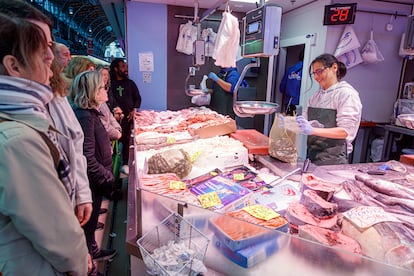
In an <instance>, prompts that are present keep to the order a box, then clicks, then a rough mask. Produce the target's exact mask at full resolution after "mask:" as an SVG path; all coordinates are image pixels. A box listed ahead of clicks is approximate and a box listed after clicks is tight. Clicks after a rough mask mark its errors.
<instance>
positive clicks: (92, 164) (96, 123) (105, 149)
mask: <svg viewBox="0 0 414 276" xmlns="http://www.w3.org/2000/svg"><path fill="white" fill-rule="evenodd" d="M74 111H75V114H76V117H77V118H78V120H79V123H80V125H81V126H82V130H83V133H84V136H85V140H84V142H83V154H84V155H85V157H86V160H87V163H88V178H89V185H90V187H91V189H92V191H97V192H100V193H102V194H105V193H107V192H110V191H111V190H112V189H113V186H114V182H115V178H114V175H113V173H112V153H111V142H110V140H109V136H108V133H107V132H106V130H105V127H104V126H103V125H102V123H101V120H100V118H99V116H101V115H100V113H99V111H98V110H96V109H80V108H75V109H74Z"/></svg>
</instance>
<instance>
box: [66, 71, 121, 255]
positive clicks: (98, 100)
mask: <svg viewBox="0 0 414 276" xmlns="http://www.w3.org/2000/svg"><path fill="white" fill-rule="evenodd" d="M69 92H70V99H71V101H72V105H73V108H74V111H75V114H76V117H77V118H78V120H79V123H80V125H81V127H82V129H83V133H84V136H85V139H84V144H83V153H84V155H85V157H86V160H87V164H88V170H87V171H88V178H89V185H90V188H91V191H92V206H93V209H92V215H91V218H90V220H89V221H88V222H87V223H86V225H84V226H83V229H84V231H85V236H86V243H87V246H88V249H89V253H90V254H91V255H92V258H93V259H94V260H96V261H98V260H109V259H111V258H113V257H114V256H115V254H116V251H115V250H105V249H100V248H99V247H98V244H97V243H96V240H95V229H96V225H97V223H98V217H99V210H100V206H101V203H102V197H103V195H105V194H109V193H111V191H112V190H114V189H115V185H114V184H115V177H114V175H113V173H112V154H111V144H110V139H109V136H108V133H107V131H106V130H105V127H104V126H103V124H102V122H101V120H100V112H99V107H100V106H101V105H102V104H105V103H106V101H107V100H108V94H107V91H106V89H105V84H104V82H103V79H102V75H101V73H100V72H99V71H85V72H83V73H80V74H78V75H76V77H75V78H74V80H73V82H72V85H71V86H70V89H69Z"/></svg>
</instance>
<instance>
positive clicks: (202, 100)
mask: <svg viewBox="0 0 414 276" xmlns="http://www.w3.org/2000/svg"><path fill="white" fill-rule="evenodd" d="M210 101H211V95H210V93H206V94H204V95H196V96H193V97H192V98H191V103H193V104H195V105H198V106H203V105H210Z"/></svg>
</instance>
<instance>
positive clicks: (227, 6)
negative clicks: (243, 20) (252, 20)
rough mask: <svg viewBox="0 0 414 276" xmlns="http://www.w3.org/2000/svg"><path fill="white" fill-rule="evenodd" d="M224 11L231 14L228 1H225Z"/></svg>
mask: <svg viewBox="0 0 414 276" xmlns="http://www.w3.org/2000/svg"><path fill="white" fill-rule="evenodd" d="M225 11H226V12H229V13H231V10H230V1H229V0H227V1H226V9H225Z"/></svg>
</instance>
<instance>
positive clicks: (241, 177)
mask: <svg viewBox="0 0 414 276" xmlns="http://www.w3.org/2000/svg"><path fill="white" fill-rule="evenodd" d="M233 180H236V181H240V180H244V173H235V174H233Z"/></svg>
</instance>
